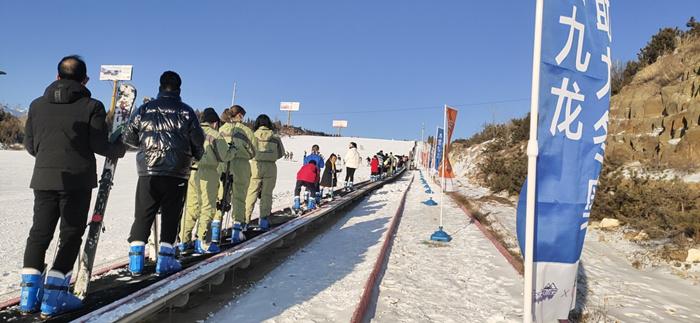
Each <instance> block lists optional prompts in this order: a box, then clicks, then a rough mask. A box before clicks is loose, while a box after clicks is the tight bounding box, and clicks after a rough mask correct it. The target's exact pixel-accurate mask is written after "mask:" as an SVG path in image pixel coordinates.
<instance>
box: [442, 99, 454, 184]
mask: <svg viewBox="0 0 700 323" xmlns="http://www.w3.org/2000/svg"><path fill="white" fill-rule="evenodd" d="M445 118H447V120H446V122H445V124H446V125H447V141H446V142H445V151H444V155H445V156H446V157H445V170H444V171H443V170H442V169H438V174H439V176H442V177H445V178H454V177H455V174H454V172H453V171H452V163H450V158H449V156H450V143H451V142H452V133H454V130H455V123H457V109H455V108H452V107H445ZM440 168H442V164H440Z"/></svg>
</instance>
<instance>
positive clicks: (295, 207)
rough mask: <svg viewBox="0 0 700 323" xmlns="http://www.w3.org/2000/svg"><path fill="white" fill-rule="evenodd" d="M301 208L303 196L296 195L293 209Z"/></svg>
mask: <svg viewBox="0 0 700 323" xmlns="http://www.w3.org/2000/svg"><path fill="white" fill-rule="evenodd" d="M300 209H301V198H300V197H298V196H295V197H294V206H292V210H294V211H299V210H300Z"/></svg>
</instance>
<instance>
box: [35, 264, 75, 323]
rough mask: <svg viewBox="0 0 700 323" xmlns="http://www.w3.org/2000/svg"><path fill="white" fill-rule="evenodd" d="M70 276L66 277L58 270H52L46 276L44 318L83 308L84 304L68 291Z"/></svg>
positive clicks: (42, 314) (42, 307)
mask: <svg viewBox="0 0 700 323" xmlns="http://www.w3.org/2000/svg"><path fill="white" fill-rule="evenodd" d="M70 276H71V275H70V272H69V273H68V274H66V275H64V274H63V273H61V272H60V271H57V270H51V271H49V273H48V274H47V275H46V284H44V297H43V299H42V301H41V316H42V317H43V318H47V317H51V316H56V315H58V314H62V313H65V312H70V311H73V310H77V309H79V308H81V307H82V306H83V302H82V301H81V300H80V299H79V298H78V297H76V296H75V295H73V293H71V292H69V291H68V287H69V285H70Z"/></svg>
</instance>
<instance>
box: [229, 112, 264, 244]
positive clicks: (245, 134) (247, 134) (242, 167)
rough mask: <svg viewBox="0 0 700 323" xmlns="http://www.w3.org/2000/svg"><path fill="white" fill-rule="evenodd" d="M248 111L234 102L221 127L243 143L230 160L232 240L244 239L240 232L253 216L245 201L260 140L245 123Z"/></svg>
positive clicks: (230, 138) (230, 137)
mask: <svg viewBox="0 0 700 323" xmlns="http://www.w3.org/2000/svg"><path fill="white" fill-rule="evenodd" d="M245 114H246V111H245V109H243V107H242V106H240V105H234V106H232V107H230V108H228V109H226V110H224V112H223V113H222V115H221V119H222V121H223V122H225V123H224V125H222V126H221V129H219V133H221V135H222V136H223V137H224V139H226V141H227V142H229V143H230V142H231V140H233V138H238V139H240V140H241V143H242V145H241V146H240V147H238V148H239V149H238V151H237V152H236V154H235V155H234V157H233V159H232V160H231V161H230V162H229V165H230V166H229V174H233V187H232V189H231V199H230V201H231V204H232V207H231V211H232V218H233V219H234V223H233V229H234V230H233V235H232V237H231V240H232V242H234V243H235V242H241V241H243V240H242V239H241V232H242V231H243V230H244V229H245V227H246V226H247V225H248V223H249V222H250V215H248V216H246V212H245V201H246V195H247V194H248V187H249V186H250V178H251V175H252V174H251V170H250V161H251V160H252V159H253V158H254V157H255V148H256V147H257V146H258V139H257V138H255V135H254V134H253V130H251V129H250V128H248V126H246V125H245V124H244V123H243V118H244V117H245ZM222 168H223V170H222V172H224V171H225V169H226V164H225V163H224V164H222ZM219 195H220V196H221V195H223V188H222V189H220V192H219Z"/></svg>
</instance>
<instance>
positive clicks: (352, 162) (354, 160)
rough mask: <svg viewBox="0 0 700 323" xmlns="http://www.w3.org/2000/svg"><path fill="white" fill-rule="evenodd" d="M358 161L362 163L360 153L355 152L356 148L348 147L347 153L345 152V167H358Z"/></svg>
mask: <svg viewBox="0 0 700 323" xmlns="http://www.w3.org/2000/svg"><path fill="white" fill-rule="evenodd" d="M360 163H362V157H360V153H359V152H357V148H350V149H348V152H347V154H345V167H349V168H359V167H360Z"/></svg>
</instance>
